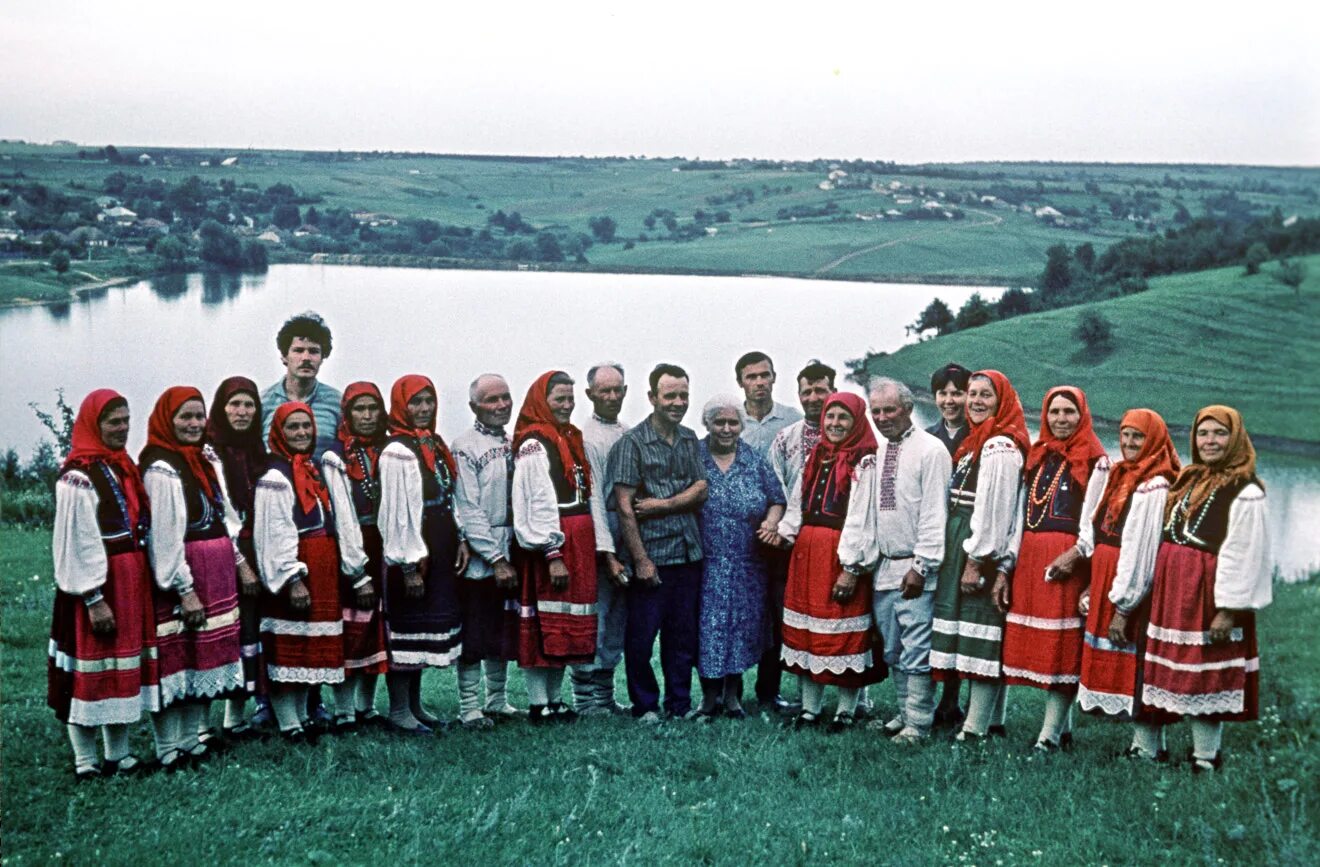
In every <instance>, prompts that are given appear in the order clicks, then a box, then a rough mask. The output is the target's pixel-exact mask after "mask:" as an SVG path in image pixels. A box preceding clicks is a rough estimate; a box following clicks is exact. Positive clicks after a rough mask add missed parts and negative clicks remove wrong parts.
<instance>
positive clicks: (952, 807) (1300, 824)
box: [0, 529, 1320, 865]
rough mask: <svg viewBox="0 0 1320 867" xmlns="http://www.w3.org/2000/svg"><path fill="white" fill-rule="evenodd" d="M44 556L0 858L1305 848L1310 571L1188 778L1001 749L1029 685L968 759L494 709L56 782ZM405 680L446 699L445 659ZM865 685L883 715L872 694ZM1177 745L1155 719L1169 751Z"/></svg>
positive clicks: (12, 615) (1278, 609)
mask: <svg viewBox="0 0 1320 867" xmlns="http://www.w3.org/2000/svg"><path fill="white" fill-rule="evenodd" d="M49 546H50V538H49V533H48V532H39V531H30V530H14V529H0V552H3V553H0V598H2V599H3V606H4V610H3V613H4V618H3V647H4V654H3V664H2V665H3V667H2V669H0V671H2V673H3V678H4V694H3V704H2V705H0V719H2V720H3V726H2V728H0V732H2V734H3V749H4V783H3V785H4V799H3V827H4V854H3V863H4V864H6V865H9V864H13V865H19V864H32V863H52V862H68V863H103V864H119V863H162V862H167V861H178V860H182V859H184V858H186V859H188V860H189V861H192V862H197V863H204V864H211V863H215V864H250V863H278V864H297V863H352V864H366V863H396V862H408V863H411V862H417V861H423V860H424V861H427V862H430V863H439V864H443V863H454V862H457V863H480V864H521V863H530V864H546V863H574V864H578V863H581V864H612V863H620V862H632V863H644V864H645V863H685V864H686V863H693V862H698V863H730V864H732V863H739V864H742V863H775V864H785V863H793V864H807V863H814V864H830V863H859V862H868V863H890V864H963V863H967V864H1005V865H1017V864H1030V865H1045V864H1080V863H1088V864H1101V863H1104V864H1111V865H1119V864H1151V863H1160V864H1168V865H1183V864H1188V865H1190V864H1212V865H1213V864H1217V863H1229V864H1240V863H1270V864H1308V863H1311V864H1313V863H1317V861H1318V860H1320V845H1317V841H1316V829H1317V821H1320V815H1318V814H1317V804H1320V800H1318V797H1317V796H1318V795H1320V793H1318V792H1317V790H1316V780H1317V778H1318V777H1320V767H1317V765H1320V761H1318V757H1320V753H1318V752H1317V749H1316V746H1317V735H1318V734H1320V731H1318V730H1317V716H1316V701H1317V698H1318V697H1320V696H1318V692H1320V690H1318V682H1317V678H1316V677H1315V674H1316V671H1317V670H1318V669H1320V650H1317V645H1316V642H1315V641H1314V623H1315V621H1316V618H1317V617H1320V582H1317V581H1315V580H1312V581H1311V582H1309V583H1306V584H1301V585H1292V586H1285V587H1280V588H1279V589H1278V593H1277V596H1276V601H1275V604H1274V605H1273V606H1272V607H1271V608H1270V609H1268V610H1267V611H1266V612H1265V614H1264V615H1263V617H1262V621H1261V636H1262V656H1263V663H1262V666H1263V672H1264V676H1263V695H1262V701H1261V705H1262V721H1261V722H1260V723H1258V724H1243V725H1235V726H1229V729H1228V732H1227V735H1226V739H1225V749H1226V751H1227V756H1228V758H1227V765H1226V772H1225V773H1224V774H1222V775H1220V776H1217V777H1213V778H1204V777H1192V776H1191V775H1190V774H1189V773H1188V771H1187V767H1186V765H1185V764H1182V763H1178V764H1175V765H1174V766H1172V767H1169V768H1167V769H1161V768H1155V767H1144V766H1134V765H1131V764H1129V763H1127V762H1125V761H1121V760H1117V759H1115V758H1114V755H1115V754H1116V753H1118V752H1119V751H1120V750H1121V749H1122V748H1124V747H1125V746H1126V745H1127V742H1128V739H1129V736H1130V732H1129V730H1128V728H1127V727H1126V726H1124V725H1121V724H1117V723H1112V722H1107V721H1100V720H1094V719H1091V718H1084V719H1082V720H1081V721H1080V722H1079V725H1078V729H1077V737H1078V742H1079V743H1078V746H1077V748H1076V749H1075V750H1074V751H1073V752H1072V753H1069V754H1062V755H1058V756H1053V757H1050V758H1049V759H1048V760H1045V761H1042V760H1041V759H1040V758H1039V757H1036V756H1033V755H1032V754H1031V753H1030V751H1029V750H1028V749H1027V748H1026V744H1027V742H1028V740H1029V738H1030V737H1031V735H1032V734H1034V732H1035V727H1036V726H1037V725H1038V722H1039V714H1040V713H1041V709H1042V700H1041V694H1040V693H1038V692H1036V691H1034V690H1021V691H1016V692H1015V693H1014V694H1013V695H1012V697H1011V699H1010V717H1009V729H1010V734H1011V738H1010V739H1009V740H1008V741H1006V742H1004V741H995V742H993V743H992V744H991V745H989V746H988V748H984V749H965V748H964V749H953V748H951V747H950V745H949V744H948V743H947V742H945V741H944V740H942V739H941V740H937V741H934V742H932V743H930V744H929V745H928V746H925V747H920V748H916V749H911V750H907V749H897V748H895V747H893V746H892V745H890V744H888V743H886V742H884V741H883V739H882V738H880V737H879V736H878V735H875V734H872V733H868V732H865V731H856V732H853V733H849V734H846V735H838V736H829V735H825V734H821V733H816V732H810V733H797V732H793V731H791V730H786V729H783V728H781V727H779V726H778V725H777V724H774V723H772V722H770V721H768V720H762V719H756V718H752V719H749V720H747V721H745V722H742V723H731V722H728V721H723V720H721V721H717V722H716V723H715V724H714V725H712V726H710V727H705V728H703V727H698V726H696V725H693V724H688V723H667V724H665V725H664V726H661V727H660V728H658V729H654V730H648V729H643V728H640V727H638V726H637V725H635V724H632V723H629V722H627V721H624V720H589V721H583V722H580V723H578V724H577V725H574V726H571V727H566V728H563V729H554V730H548V731H547V730H531V729H529V728H528V727H527V726H526V725H524V724H517V723H515V724H510V725H507V726H504V727H501V728H500V729H498V730H497V731H495V732H494V733H491V734H487V735H475V734H466V733H458V734H455V735H452V736H450V737H448V738H445V739H441V740H429V739H428V740H424V741H423V740H408V741H400V740H397V739H392V738H388V737H385V736H380V735H352V736H348V737H342V738H335V739H326V740H323V741H322V742H321V744H320V745H319V746H317V747H314V748H303V749H295V750H289V749H285V748H284V747H283V746H282V745H280V744H279V743H259V744H248V745H243V746H240V747H238V748H237V749H235V750H233V751H231V752H230V753H229V754H227V755H226V756H223V757H221V758H220V759H217V760H216V761H213V762H212V763H210V764H209V765H207V766H205V767H204V768H203V769H201V770H199V771H195V772H190V773H183V774H178V775H173V776H154V777H148V778H144V779H137V780H110V781H103V782H99V783H96V784H90V785H81V786H77V785H75V784H74V783H73V782H72V779H71V774H70V771H69V768H70V758H69V752H68V745H67V742H66V739H65V737H64V733H63V730H62V729H61V728H60V726H59V725H58V724H57V723H56V722H55V720H54V718H53V717H52V715H51V714H50V712H49V711H48V710H47V709H46V707H45V701H44V689H45V646H46V635H47V630H48V617H49V611H50V600H51V589H50V588H51V577H50V554H49ZM514 680H515V683H517V682H518V681H519V680H520V678H517V677H515V679H514ZM427 684H428V688H429V692H430V696H429V701H430V702H431V703H432V704H433V705H435V706H437V707H438V708H440V709H441V710H443V711H444V712H445V713H446V714H451V715H452V713H453V711H454V705H455V698H454V680H453V674H452V671H446V672H443V673H431V674H428V675H427ZM876 696H877V699H878V701H879V704H880V705H881V706H882V707H888V706H889V704H890V702H891V698H892V692H891V690H890V688H889V686H888V685H887V684H885V685H882V686H881V687H880V688H879V689H878V690H877V691H876ZM515 698H516V699H518V700H519V701H521V700H522V696H521V695H518V696H515ZM145 729H146V726H143V731H142V732H139V733H138V734H137V735H135V737H134V745H135V748H136V749H137V751H138V752H139V754H145V753H146V752H147V750H148V749H149V740H148V738H147V736H146V733H145ZM1188 740H1189V735H1188V733H1187V730H1186V728H1185V727H1177V728H1175V729H1173V730H1172V732H1171V745H1172V747H1173V749H1174V750H1175V753H1177V754H1179V755H1181V754H1182V753H1183V752H1184V751H1185V749H1186V747H1187V746H1188Z"/></svg>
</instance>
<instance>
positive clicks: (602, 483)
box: [582, 412, 627, 551]
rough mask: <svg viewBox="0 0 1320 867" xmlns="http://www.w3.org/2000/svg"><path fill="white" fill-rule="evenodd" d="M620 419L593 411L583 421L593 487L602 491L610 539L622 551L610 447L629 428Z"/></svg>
mask: <svg viewBox="0 0 1320 867" xmlns="http://www.w3.org/2000/svg"><path fill="white" fill-rule="evenodd" d="M626 430H627V428H625V427H624V426H623V425H621V424H620V423H619V421H618V419H615V420H614V421H606V420H605V419H603V418H601V417H600V416H598V415H596V414H595V413H594V412H593V413H592V414H591V418H589V419H587V420H586V421H585V422H584V423H583V424H582V445H583V447H584V448H585V450H586V452H587V464H588V465H589V466H590V467H591V487H592V489H593V490H599V491H600V492H601V494H602V495H603V499H604V502H605V520H606V523H607V524H608V525H609V530H610V538H612V539H613V540H614V550H615V551H623V550H624V545H623V534H622V533H621V532H620V531H619V512H618V507H617V506H615V505H614V497H613V496H612V495H613V493H614V483H613V482H611V481H610V474H609V465H610V450H611V449H613V448H614V445H615V443H617V442H618V441H619V439H620V438H621V437H622V436H623V432H624V431H626Z"/></svg>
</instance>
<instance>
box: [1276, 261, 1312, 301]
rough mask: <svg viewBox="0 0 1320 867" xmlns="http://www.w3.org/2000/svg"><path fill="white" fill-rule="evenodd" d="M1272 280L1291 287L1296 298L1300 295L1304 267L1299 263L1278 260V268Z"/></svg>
mask: <svg viewBox="0 0 1320 867" xmlns="http://www.w3.org/2000/svg"><path fill="white" fill-rule="evenodd" d="M1274 279H1275V280H1278V281H1279V282H1280V283H1282V284H1283V285H1285V286H1291V287H1292V290H1293V292H1295V293H1296V294H1297V297H1299V298H1300V297H1301V295H1302V281H1303V280H1305V279H1306V266H1305V265H1303V264H1302V263H1301V262H1298V261H1295V260H1289V259H1280V260H1279V267H1278V269H1277V270H1275V272H1274Z"/></svg>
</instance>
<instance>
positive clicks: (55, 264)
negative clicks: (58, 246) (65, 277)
mask: <svg viewBox="0 0 1320 867" xmlns="http://www.w3.org/2000/svg"><path fill="white" fill-rule="evenodd" d="M69 264H70V259H69V254H68V253H67V252H65V251H64V250H56V251H55V252H54V253H51V254H50V267H52V268H54V269H55V273H56V274H63V273H64V272H65V271H68V270H69Z"/></svg>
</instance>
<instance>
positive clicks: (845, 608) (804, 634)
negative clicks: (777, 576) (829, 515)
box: [780, 525, 885, 687]
mask: <svg viewBox="0 0 1320 867" xmlns="http://www.w3.org/2000/svg"><path fill="white" fill-rule="evenodd" d="M841 569H842V567H841V566H840V565H839V531H838V530H834V529H831V528H829V527H816V526H810V525H808V526H805V527H803V528H802V532H801V533H800V534H798V537H797V543H796V544H795V545H794V546H793V553H792V555H791V556H790V558H789V562H788V584H787V585H786V586H785V588H784V646H783V649H782V650H781V651H780V659H782V660H783V662H784V668H785V669H787V670H788V671H790V672H792V673H794V674H798V675H806V676H807V677H809V678H811V679H812V680H813V681H815V682H816V683H832V684H835V685H837V686H844V687H860V686H865V685H867V684H869V683H878V682H879V681H881V680H883V679H884V675H885V669H884V667H883V663H882V662H880V661H879V660H878V659H876V658H875V656H874V654H873V653H872V648H873V645H874V639H873V637H872V636H873V632H872V625H873V620H872V615H871V582H870V580H868V579H867V578H866V577H861V578H859V579H858V580H857V591H856V592H855V593H853V595H852V598H851V599H849V600H848V601H847V602H836V601H835V600H834V598H833V593H834V581H835V579H837V578H838V577H839V572H840V571H841Z"/></svg>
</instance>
